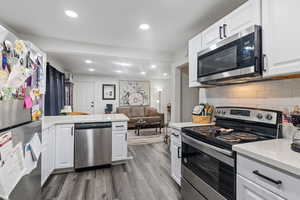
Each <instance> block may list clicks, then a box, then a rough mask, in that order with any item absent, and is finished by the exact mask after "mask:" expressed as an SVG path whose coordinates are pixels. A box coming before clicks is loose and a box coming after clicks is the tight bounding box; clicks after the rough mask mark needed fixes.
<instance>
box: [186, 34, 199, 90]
mask: <svg viewBox="0 0 300 200" xmlns="http://www.w3.org/2000/svg"><path fill="white" fill-rule="evenodd" d="M201 49H202V34H198V35H196V36H195V37H194V38H192V39H191V40H190V41H189V87H198V86H201V84H200V83H199V82H198V80H197V79H198V63H197V57H198V56H197V54H198V52H199V51H200V50H201Z"/></svg>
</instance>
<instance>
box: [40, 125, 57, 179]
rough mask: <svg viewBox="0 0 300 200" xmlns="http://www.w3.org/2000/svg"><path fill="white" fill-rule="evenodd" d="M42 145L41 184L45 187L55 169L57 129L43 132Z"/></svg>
mask: <svg viewBox="0 0 300 200" xmlns="http://www.w3.org/2000/svg"><path fill="white" fill-rule="evenodd" d="M42 145H43V150H42V169H41V178H42V180H41V183H42V185H43V184H44V183H45V182H46V180H47V179H48V177H49V176H50V174H51V173H52V172H53V170H54V168H55V163H54V162H55V127H50V128H48V129H45V130H43V132H42Z"/></svg>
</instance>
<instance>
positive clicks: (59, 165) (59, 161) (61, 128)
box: [55, 124, 74, 169]
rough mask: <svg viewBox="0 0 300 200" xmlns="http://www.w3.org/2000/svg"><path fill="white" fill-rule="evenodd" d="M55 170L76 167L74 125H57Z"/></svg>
mask: <svg viewBox="0 0 300 200" xmlns="http://www.w3.org/2000/svg"><path fill="white" fill-rule="evenodd" d="M55 135H56V138H55V168H56V169H64V168H72V167H74V125H73V124H68V125H56V134H55Z"/></svg>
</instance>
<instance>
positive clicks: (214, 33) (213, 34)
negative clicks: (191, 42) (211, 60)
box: [202, 19, 225, 49]
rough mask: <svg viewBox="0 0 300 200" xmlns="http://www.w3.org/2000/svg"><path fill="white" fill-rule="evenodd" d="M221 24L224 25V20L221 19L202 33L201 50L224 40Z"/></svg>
mask: <svg viewBox="0 0 300 200" xmlns="http://www.w3.org/2000/svg"><path fill="white" fill-rule="evenodd" d="M223 24H225V21H224V19H221V20H219V21H218V22H216V23H215V24H213V25H211V26H210V27H208V28H207V29H206V30H205V31H203V32H202V48H203V49H206V48H208V47H210V46H212V45H214V44H216V43H217V42H219V41H221V40H222V39H224V37H223Z"/></svg>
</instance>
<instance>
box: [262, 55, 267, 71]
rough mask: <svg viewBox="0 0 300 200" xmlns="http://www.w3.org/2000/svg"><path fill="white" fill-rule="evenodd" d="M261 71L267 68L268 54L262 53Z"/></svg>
mask: <svg viewBox="0 0 300 200" xmlns="http://www.w3.org/2000/svg"><path fill="white" fill-rule="evenodd" d="M262 66H263V71H264V72H266V71H267V68H268V56H267V55H266V54H264V55H263V64H262Z"/></svg>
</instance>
